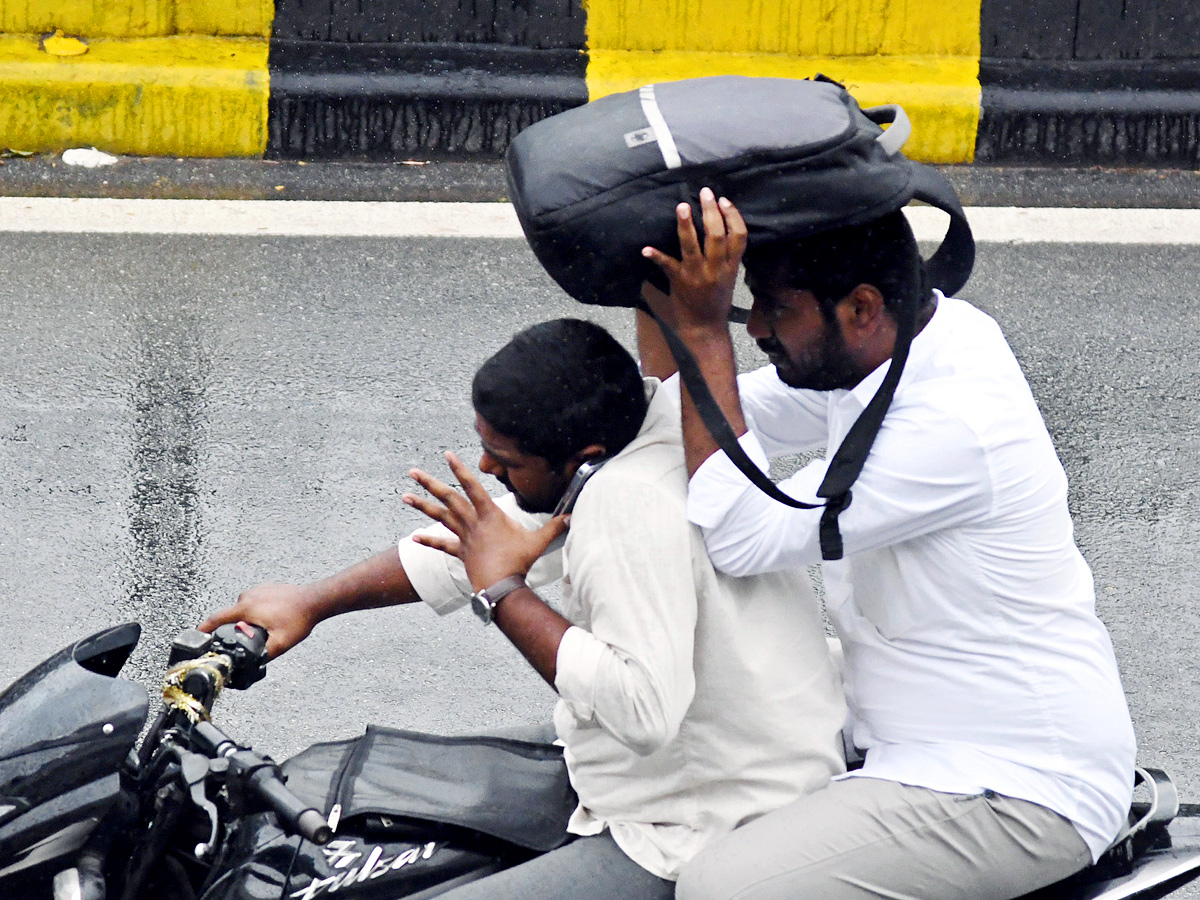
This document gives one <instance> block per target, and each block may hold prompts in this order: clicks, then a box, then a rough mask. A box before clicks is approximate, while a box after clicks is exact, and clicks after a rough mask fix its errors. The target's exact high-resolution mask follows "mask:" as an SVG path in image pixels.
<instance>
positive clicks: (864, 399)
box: [836, 289, 946, 409]
mask: <svg viewBox="0 0 1200 900" xmlns="http://www.w3.org/2000/svg"><path fill="white" fill-rule="evenodd" d="M933 293H934V295H935V296H936V297H937V309H935V310H934V312H933V315H932V316H931V317H930V319H929V321H928V322H927V323H926V324H925V327H924V328H922V329H921V331H920V332H919V333H918V334H917V335H916V336H915V337H914V338H913V341H912V345H911V346H910V347H909V350H908V359H907V360H906V361H905V363H904V371H903V372H902V373H901V374H900V383H899V384H897V385H896V393H899V392H900V391H902V390H903V389H904V387H905V386H906V385H907V384H910V383H911V382H912V380H913V379H914V378H915V377H916V374H915V373H916V372H917V371H918V370H919V369H920V368H921V367H922V366H924V365H925V363H926V362H927V361H928V359H929V355H930V354H931V353H932V352H933V348H934V346H936V344H937V343H938V342H937V341H934V340H933V339H932V338H930V337H929V335H930V334H931V333H932V332H934V331H936V330H938V329H939V328H940V327H941V322H942V319H944V318H945V316H940V317H939V315H938V314H939V313H940V312H941V310H942V307H943V306H944V304H945V302H946V297H945V296H944V295H943V294H942V292H941V291H939V290H937V289H934V292H933ZM935 323H936V327H935ZM891 364H892V361H891V359H888V360H886V361H885V362H883V363H881V364H880V365H879V366H878V367H876V368H875V369H874V370H873V371H872V372H871V374H870V375H868V376H867V377H866V378H864V379H863V380H862V381H860V382H859V383H858V384H856V385H855V386H854V387H852V388H850V390H848V391H841V392H839V393H840V394H841V396H839V397H838V398H837V401H836V402H838V403H843V402H845V401H847V400H853V401H854V402H855V403H856V404H857V405H858V407H859V409H866V406H867V404H868V403H870V402H871V398H872V397H874V396H875V392H876V391H878V390H879V385H880V384H882V383H883V378H884V376H885V375H886V374H887V370H888V367H889V366H891Z"/></svg>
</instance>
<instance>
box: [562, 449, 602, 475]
mask: <svg viewBox="0 0 1200 900" xmlns="http://www.w3.org/2000/svg"><path fill="white" fill-rule="evenodd" d="M604 454H605V448H604V445H603V444H588V445H587V446H586V447H584V448H583V449H582V450H580V451H579V452H578V453H576V454H575V455H574V456H572V457H571V458H570V459H568V460H567V464H566V465H565V466H564V467H563V471H564V472H565V473H566V476H567V477H568V478H570V477H571V476H572V475H574V474H575V472H576V471H577V470H578V469H579V467H580V466H582V465H583V464H584V463H585V462H596V461H597V460H599V459H603V458H604Z"/></svg>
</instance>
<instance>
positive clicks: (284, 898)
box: [0, 623, 1200, 900]
mask: <svg viewBox="0 0 1200 900" xmlns="http://www.w3.org/2000/svg"><path fill="white" fill-rule="evenodd" d="M140 633H141V629H140V627H139V626H138V625H136V624H132V623H131V624H126V625H121V626H118V627H116V628H111V629H109V630H107V631H103V632H100V633H99V634H96V635H93V636H92V637H89V638H85V639H84V640H81V641H78V642H77V643H74V644H72V645H71V646H69V647H67V648H66V649H64V650H62V651H61V652H60V653H57V654H55V655H54V656H52V657H51V658H50V659H48V660H46V661H45V662H43V663H42V664H41V665H39V666H38V667H37V668H35V669H34V670H33V671H31V672H29V673H28V674H27V675H25V676H24V677H23V678H21V679H19V680H18V681H16V682H15V683H14V684H13V685H12V686H11V687H10V688H9V689H8V690H7V691H5V692H4V693H3V694H0V898H4V900H9V898H13V900H18V898H19V900H26V898H29V900H35V898H36V900H41V898H54V900H105V898H112V900H117V898H120V900H150V898H154V900H161V898H170V900H235V898H236V900H316V898H319V897H325V896H327V895H330V896H332V895H340V896H344V897H347V898H349V900H367V898H380V900H382V898H389V900H399V898H427V897H434V896H437V895H439V894H442V893H444V892H446V891H447V890H450V889H451V888H453V887H455V886H457V885H460V884H464V883H466V882H468V881H473V880H475V879H478V878H483V877H485V876H487V875H490V874H492V873H494V872H497V871H500V870H501V869H504V868H506V867H508V866H512V865H516V864H517V863H520V862H522V861H524V860H527V859H530V858H532V857H533V856H535V855H537V854H539V853H545V852H547V851H549V850H552V849H554V848H556V847H558V846H561V845H562V844H563V843H565V842H566V841H567V840H569V839H570V838H569V835H568V834H567V833H566V823H567V820H568V819H569V817H570V814H571V811H572V810H573V809H574V806H575V796H574V794H573V792H572V791H571V787H570V783H569V781H568V779H567V773H566V767H565V765H564V763H563V757H562V751H561V749H560V748H559V747H557V746H555V745H554V744H552V743H545V742H539V741H527V740H517V739H512V738H502V737H482V736H481V737H452V738H448V737H439V736H435V735H428V734H420V733H416V732H407V731H398V730H394V729H386V728H376V727H371V728H368V729H367V732H366V734H364V735H363V736H362V737H359V738H355V739H353V740H349V741H339V742H333V743H327V744H316V745H314V746H313V747H310V748H309V749H307V750H305V751H303V752H302V753H300V754H298V755H297V756H295V757H293V758H291V759H289V760H288V761H287V762H285V763H284V764H282V765H277V764H276V763H274V762H273V761H272V760H271V759H270V758H269V757H267V756H264V755H263V754H261V753H257V752H255V751H254V750H252V749H251V748H249V747H244V746H242V745H240V744H238V743H237V742H236V741H235V740H233V739H232V738H230V737H229V736H227V735H226V734H224V733H223V732H222V731H221V730H220V729H218V728H217V727H216V726H215V725H214V724H213V723H212V721H211V714H212V706H213V703H214V701H215V700H216V698H217V696H218V695H219V694H220V692H221V691H222V690H223V689H224V688H225V687H231V688H237V689H244V688H247V687H249V686H250V685H252V684H254V683H255V682H256V681H258V680H259V679H261V678H262V677H263V675H264V673H265V669H264V667H265V664H266V634H265V632H263V631H262V630H261V629H258V628H254V627H251V626H248V625H245V624H241V623H239V624H238V625H226V626H222V627H221V628H219V629H217V630H216V632H215V633H214V634H212V635H211V636H210V635H207V634H203V633H201V632H198V631H186V632H184V633H182V634H181V635H180V636H179V637H178V638H177V639H176V640H175V643H174V644H173V646H172V650H171V660H170V668H169V670H168V672H167V675H166V677H165V679H164V682H163V692H162V693H163V706H162V710H161V712H160V713H159V715H158V717H157V719H156V720H155V722H154V724H153V725H152V726H151V727H150V729H149V731H148V732H147V734H146V736H145V738H144V739H143V740H142V742H141V745H140V747H139V746H138V736H139V734H141V731H142V728H143V726H144V724H145V721H146V716H147V710H148V707H149V704H148V699H147V696H146V692H145V690H144V689H143V688H142V687H141V686H140V685H137V684H135V683H133V682H130V681H126V680H123V679H120V678H118V677H117V676H118V673H119V672H120V670H121V667H122V666H123V665H124V664H125V661H126V660H127V659H128V658H129V654H130V653H131V652H132V650H133V648H134V646H135V645H136V644H137V641H138V638H139V636H140ZM1137 778H1138V780H1139V782H1140V787H1139V791H1138V799H1137V801H1136V802H1135V803H1134V806H1133V809H1132V810H1131V811H1130V827H1129V831H1128V833H1127V834H1126V835H1124V836H1123V837H1122V839H1121V840H1120V841H1118V842H1117V843H1116V844H1115V845H1114V846H1113V847H1112V848H1111V849H1110V850H1109V851H1108V852H1107V853H1106V854H1105V855H1104V856H1103V857H1102V858H1101V860H1100V861H1099V862H1098V863H1097V864H1096V865H1094V866H1092V867H1090V868H1088V869H1086V870H1085V871H1083V872H1081V873H1079V874H1078V875H1075V876H1073V877H1072V878H1070V879H1067V880H1066V881H1063V882H1060V883H1058V884H1055V885H1052V886H1050V887H1048V888H1045V889H1043V890H1041V891H1038V892H1036V894H1033V895H1030V897H1037V898H1044V900H1052V898H1053V900H1101V898H1103V900H1117V898H1126V897H1141V898H1151V897H1163V896H1166V895H1167V894H1170V893H1171V892H1172V891H1174V890H1175V889H1176V888H1178V887H1180V886H1182V885H1184V884H1186V883H1187V882H1189V881H1191V880H1192V879H1193V878H1195V877H1197V876H1198V875H1200V807H1197V806H1192V805H1187V806H1181V804H1180V803H1179V801H1178V798H1177V796H1176V793H1175V789H1174V787H1173V785H1172V784H1171V781H1170V779H1169V778H1168V777H1167V776H1166V775H1165V774H1164V773H1162V772H1159V771H1156V770H1138V774H1137Z"/></svg>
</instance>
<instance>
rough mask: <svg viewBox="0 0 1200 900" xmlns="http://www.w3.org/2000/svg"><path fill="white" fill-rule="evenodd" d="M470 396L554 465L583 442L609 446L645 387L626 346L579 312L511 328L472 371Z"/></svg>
mask: <svg viewBox="0 0 1200 900" xmlns="http://www.w3.org/2000/svg"><path fill="white" fill-rule="evenodd" d="M471 403H472V405H473V406H474V407H475V411H476V412H477V413H479V415H480V416H482V417H483V419H484V421H486V422H487V423H488V424H489V425H490V426H492V428H494V429H496V431H498V432H500V433H501V434H503V435H505V436H506V437H510V438H512V439H513V440H514V441H516V442H517V446H518V447H520V448H521V451H522V452H524V453H530V454H532V455H534V456H540V457H542V458H544V459H545V460H546V461H547V462H548V463H549V465H550V466H551V467H552V468H554V469H561V468H562V467H563V466H564V465H565V464H566V462H567V460H569V459H570V458H571V457H572V456H574V455H575V454H576V453H578V452H579V451H580V450H582V449H583V448H584V447H586V446H587V445H588V444H602V445H603V446H604V448H605V451H606V453H607V455H609V456H612V455H614V454H616V453H617V452H619V451H620V450H622V449H623V448H624V447H625V445H626V444H628V443H629V442H630V441H631V440H633V439H634V437H636V436H637V433H638V430H639V429H640V428H641V427H642V420H643V419H644V418H645V417H646V391H645V387H644V386H643V382H642V377H641V374H640V373H639V372H638V367H637V363H636V362H634V361H633V357H632V356H630V355H629V351H627V350H626V349H625V348H624V347H622V346H621V345H620V344H619V343H618V342H617V340H616V338H614V337H613V336H612V335H611V334H609V333H608V332H607V331H605V330H604V329H603V328H601V327H600V326H599V325H595V324H593V323H591V322H585V321H582V320H580V319H554V320H552V321H549V322H541V323H539V324H537V325H533V326H531V327H529V328H526V329H525V330H524V331H521V332H519V333H518V334H516V335H515V336H514V337H513V339H512V340H511V341H509V342H508V343H507V344H505V345H504V346H503V347H502V348H501V349H500V350H499V352H497V353H496V354H495V355H494V356H493V357H492V358H491V359H489V360H487V362H485V363H484V364H483V365H482V366H480V368H479V371H478V372H476V373H475V380H474V382H473V383H472V385H471Z"/></svg>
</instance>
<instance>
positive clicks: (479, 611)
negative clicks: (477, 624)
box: [471, 591, 495, 625]
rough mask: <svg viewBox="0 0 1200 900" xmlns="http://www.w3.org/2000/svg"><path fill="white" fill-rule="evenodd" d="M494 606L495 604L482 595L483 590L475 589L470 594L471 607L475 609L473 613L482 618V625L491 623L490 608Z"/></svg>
mask: <svg viewBox="0 0 1200 900" xmlns="http://www.w3.org/2000/svg"><path fill="white" fill-rule="evenodd" d="M494 608H495V604H493V603H491V602H490V601H489V600H488V599H487V597H485V596H484V593H483V591H476V592H475V593H474V594H472V595H471V609H472V610H474V611H475V615H477V616H479V618H480V619H482V620H483V624H484V625H490V624H491V623H492V610H493V609H494Z"/></svg>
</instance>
